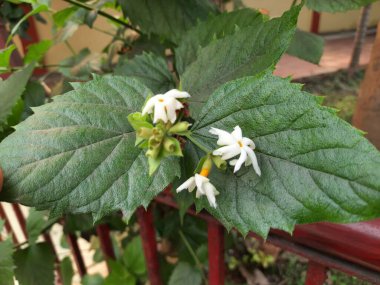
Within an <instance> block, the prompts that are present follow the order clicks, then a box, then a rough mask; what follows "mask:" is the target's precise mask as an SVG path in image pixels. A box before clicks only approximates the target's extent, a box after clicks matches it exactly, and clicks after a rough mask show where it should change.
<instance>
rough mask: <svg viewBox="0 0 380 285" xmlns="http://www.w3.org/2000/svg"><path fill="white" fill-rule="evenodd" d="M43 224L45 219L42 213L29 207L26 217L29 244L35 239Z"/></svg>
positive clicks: (43, 226) (44, 224)
mask: <svg viewBox="0 0 380 285" xmlns="http://www.w3.org/2000/svg"><path fill="white" fill-rule="evenodd" d="M45 226H46V220H45V215H44V213H43V212H39V211H36V210H34V209H30V211H29V215H28V218H27V219H26V231H27V233H28V242H29V245H33V244H34V243H35V242H36V241H37V239H38V237H39V235H40V234H41V233H42V230H43V229H44V228H45Z"/></svg>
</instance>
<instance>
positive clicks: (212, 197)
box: [204, 182, 218, 208]
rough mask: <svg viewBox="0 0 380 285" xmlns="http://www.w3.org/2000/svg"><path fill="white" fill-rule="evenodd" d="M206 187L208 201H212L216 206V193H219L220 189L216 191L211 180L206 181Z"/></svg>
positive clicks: (212, 205) (211, 203)
mask: <svg viewBox="0 0 380 285" xmlns="http://www.w3.org/2000/svg"><path fill="white" fill-rule="evenodd" d="M204 188H205V193H206V197H207V200H208V202H209V203H210V205H211V207H213V208H216V199H215V193H218V191H216V189H215V187H214V185H212V184H211V183H210V182H208V183H205V185H204Z"/></svg>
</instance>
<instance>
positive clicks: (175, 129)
mask: <svg viewBox="0 0 380 285" xmlns="http://www.w3.org/2000/svg"><path fill="white" fill-rule="evenodd" d="M190 126H191V124H190V123H189V122H179V123H177V124H175V125H174V126H172V127H171V128H170V129H169V133H170V134H179V133H183V132H186V131H187V130H188V129H189V127H190Z"/></svg>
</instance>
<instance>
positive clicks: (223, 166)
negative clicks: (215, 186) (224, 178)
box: [211, 155, 227, 170]
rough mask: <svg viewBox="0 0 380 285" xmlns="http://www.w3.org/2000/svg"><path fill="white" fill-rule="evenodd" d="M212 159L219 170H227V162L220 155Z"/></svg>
mask: <svg viewBox="0 0 380 285" xmlns="http://www.w3.org/2000/svg"><path fill="white" fill-rule="evenodd" d="M211 159H212V161H213V162H214V164H215V165H216V167H217V168H219V169H221V170H226V169H227V161H225V160H224V159H222V158H221V157H220V156H219V155H213V156H211Z"/></svg>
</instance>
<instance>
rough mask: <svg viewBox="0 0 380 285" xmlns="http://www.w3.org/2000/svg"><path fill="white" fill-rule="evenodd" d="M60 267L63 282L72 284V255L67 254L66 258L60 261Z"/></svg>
mask: <svg viewBox="0 0 380 285" xmlns="http://www.w3.org/2000/svg"><path fill="white" fill-rule="evenodd" d="M60 267H61V268H60V271H61V277H62V284H63V285H72V280H73V277H74V269H73V265H72V263H71V259H70V257H68V256H66V257H65V258H64V259H62V261H61V262H60Z"/></svg>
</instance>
